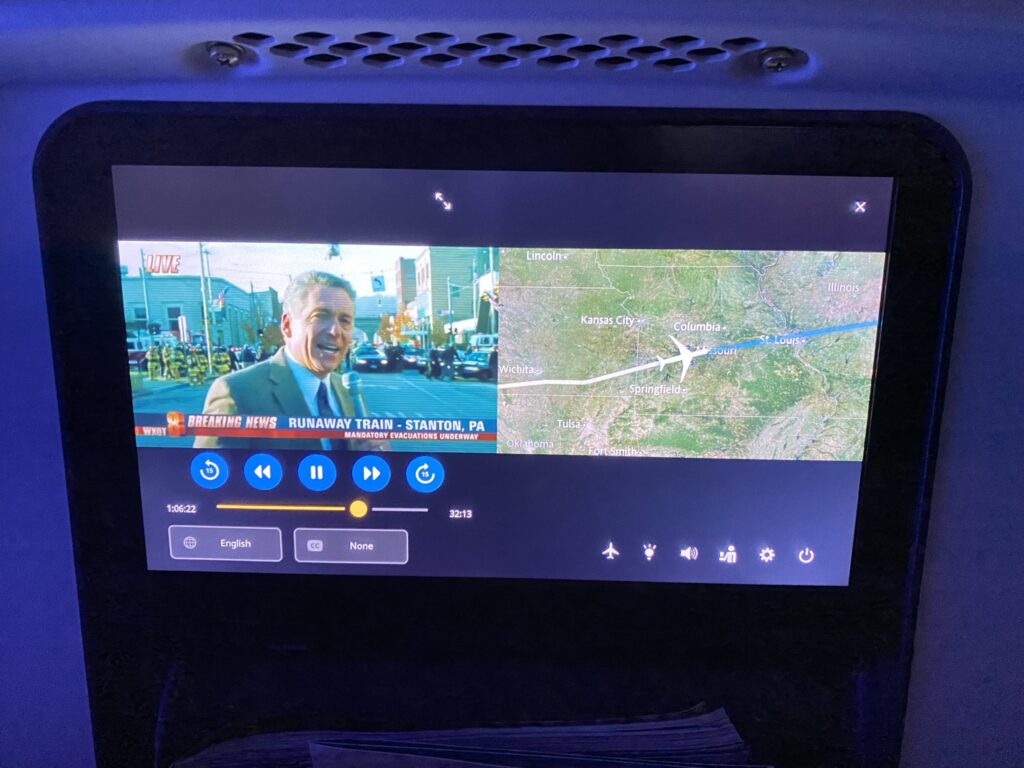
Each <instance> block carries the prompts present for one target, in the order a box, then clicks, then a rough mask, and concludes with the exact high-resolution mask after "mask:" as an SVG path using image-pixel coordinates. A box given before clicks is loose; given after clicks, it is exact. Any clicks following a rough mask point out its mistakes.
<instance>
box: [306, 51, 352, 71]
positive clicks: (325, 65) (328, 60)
mask: <svg viewBox="0 0 1024 768" xmlns="http://www.w3.org/2000/svg"><path fill="white" fill-rule="evenodd" d="M303 61H304V62H306V63H307V64H309V65H310V66H311V67H320V68H322V69H332V68H334V67H340V66H341V65H342V64H344V63H345V59H343V58H342V57H341V56H335V55H334V54H333V53H314V54H313V55H312V56H307V57H306V58H304V59H303Z"/></svg>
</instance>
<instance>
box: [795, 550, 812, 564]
mask: <svg viewBox="0 0 1024 768" xmlns="http://www.w3.org/2000/svg"><path fill="white" fill-rule="evenodd" d="M796 559H797V560H799V561H800V562H801V563H803V564H804V565H810V564H811V563H812V562H814V550H813V549H811V548H810V547H804V548H803V549H801V550H800V551H799V552H797V553H796Z"/></svg>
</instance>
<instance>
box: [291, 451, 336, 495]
mask: <svg viewBox="0 0 1024 768" xmlns="http://www.w3.org/2000/svg"><path fill="white" fill-rule="evenodd" d="M337 479H338V468H337V467H336V466H334V462H333V461H331V460H330V459H329V458H327V457H326V456H319V455H317V454H313V455H312V456H307V457H306V458H304V459H303V460H302V461H301V462H299V482H300V483H302V484H303V485H304V486H306V487H307V488H309V490H311V491H326V490H327V489H328V488H330V487H331V486H332V485H334V481H335V480H337Z"/></svg>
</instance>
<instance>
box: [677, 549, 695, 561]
mask: <svg viewBox="0 0 1024 768" xmlns="http://www.w3.org/2000/svg"><path fill="white" fill-rule="evenodd" d="M699 555H700V552H699V551H698V549H697V548H696V547H687V548H686V549H680V550H679V556H680V557H681V558H683V559H684V560H696V559H697V557H698V556H699Z"/></svg>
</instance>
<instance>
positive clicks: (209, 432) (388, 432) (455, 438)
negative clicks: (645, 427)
mask: <svg viewBox="0 0 1024 768" xmlns="http://www.w3.org/2000/svg"><path fill="white" fill-rule="evenodd" d="M149 429H150V430H152V429H153V428H152V427H150V428H149ZM156 429H163V428H161V427H157V428H156ZM135 434H136V435H138V436H145V437H155V436H156V435H153V434H152V432H151V431H148V430H147V428H146V427H142V426H136V427H135ZM371 435H372V437H370V436H371ZM165 436H166V435H165ZM180 437H258V438H298V439H310V440H313V439H318V438H324V437H326V438H329V439H332V440H345V439H349V438H352V439H356V440H446V441H450V442H460V443H480V442H495V441H496V440H497V439H498V435H497V433H496V432H406V431H401V430H393V429H364V430H331V429H245V428H241V427H240V428H237V429H234V428H226V427H190V428H188V429H186V430H185V431H184V434H183V435H180Z"/></svg>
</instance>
